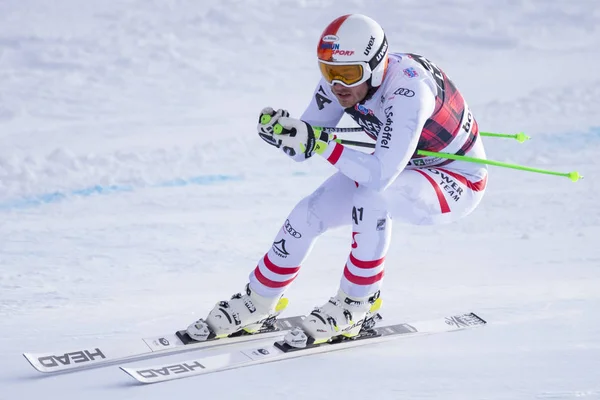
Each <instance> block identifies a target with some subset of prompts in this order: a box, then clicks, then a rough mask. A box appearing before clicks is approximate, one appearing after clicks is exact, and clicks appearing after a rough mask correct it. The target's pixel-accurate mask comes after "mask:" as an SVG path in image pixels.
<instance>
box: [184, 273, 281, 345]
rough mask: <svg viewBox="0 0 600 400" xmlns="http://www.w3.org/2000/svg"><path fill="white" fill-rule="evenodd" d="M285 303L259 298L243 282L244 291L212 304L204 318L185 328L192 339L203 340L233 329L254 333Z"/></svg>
mask: <svg viewBox="0 0 600 400" xmlns="http://www.w3.org/2000/svg"><path fill="white" fill-rule="evenodd" d="M287 304H288V299H287V298H284V297H281V296H279V297H275V298H268V297H262V296H259V295H258V294H256V293H255V292H253V291H252V290H250V285H246V292H245V294H242V293H238V294H235V295H233V296H232V297H231V300H229V301H221V302H219V303H217V305H215V306H214V308H213V309H212V310H211V311H210V313H209V314H208V317H207V318H206V320H205V319H199V320H198V321H196V322H194V323H193V324H191V325H190V326H188V328H187V331H186V332H187V334H188V335H189V336H190V337H191V338H192V339H194V340H198V341H205V340H208V339H211V338H214V337H217V338H221V337H225V336H229V335H231V334H234V333H236V332H240V331H242V330H243V331H244V332H245V333H250V334H252V333H256V332H258V331H259V330H260V329H261V328H262V327H263V325H264V324H265V322H268V321H271V322H273V321H274V320H275V317H277V316H278V315H279V314H280V313H281V312H282V311H283V310H284V309H285V308H286V307H287Z"/></svg>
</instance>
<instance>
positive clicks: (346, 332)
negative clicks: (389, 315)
mask: <svg viewBox="0 0 600 400" xmlns="http://www.w3.org/2000/svg"><path fill="white" fill-rule="evenodd" d="M380 308H381V298H380V297H379V292H377V293H375V294H374V295H372V296H369V297H365V298H352V297H350V296H348V295H346V293H344V292H343V291H342V290H341V289H340V290H339V291H338V294H337V296H335V297H332V298H331V299H329V301H328V302H327V303H326V304H325V305H323V306H322V307H317V308H315V309H314V310H313V311H312V312H311V313H310V314H309V315H308V316H307V317H306V318H305V319H304V321H302V325H301V326H300V327H297V328H294V329H293V330H291V331H290V332H288V333H287V334H286V335H285V337H284V339H283V340H284V342H285V343H287V344H288V345H290V346H292V347H296V348H304V347H306V346H307V345H311V344H314V345H316V344H321V343H326V342H329V341H331V340H332V339H335V338H338V337H342V338H353V337H356V336H358V334H359V333H360V331H361V329H363V328H365V329H371V328H372V327H373V326H374V325H375V322H376V321H378V320H380V319H381V316H380V315H379V314H377V311H378V310H379V309H380Z"/></svg>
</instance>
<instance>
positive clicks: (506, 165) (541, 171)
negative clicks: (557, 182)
mask: <svg viewBox="0 0 600 400" xmlns="http://www.w3.org/2000/svg"><path fill="white" fill-rule="evenodd" d="M336 142H338V143H340V144H347V145H350V146H359V147H369V148H375V143H367V142H359V141H356V140H346V139H336ZM417 154H418V155H421V156H429V157H439V158H447V159H449V160H460V161H466V162H472V163H477V164H487V165H494V166H496V167H503V168H512V169H517V170H520V171H528V172H536V173H538V174H547V175H556V176H564V177H566V178H569V179H570V180H571V181H573V182H577V181H578V180H579V179H581V178H583V176H581V175H580V174H579V172H577V171H572V172H557V171H549V170H545V169H539V168H531V167H525V166H523V165H518V164H509V163H505V162H502V161H494V160H485V159H482V158H476V157H467V156H459V155H456V154H448V153H437V152H434V151H425V150H417Z"/></svg>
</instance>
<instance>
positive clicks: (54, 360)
mask: <svg viewBox="0 0 600 400" xmlns="http://www.w3.org/2000/svg"><path fill="white" fill-rule="evenodd" d="M302 319H303V316H294V317H288V318H278V319H275V320H274V321H270V322H269V324H268V325H267V324H265V327H264V328H263V329H262V330H261V331H259V332H258V333H254V334H246V333H244V332H243V331H240V333H237V334H234V335H231V336H228V337H226V338H220V339H217V338H213V339H209V340H207V341H203V342H198V341H195V340H194V339H192V338H190V337H189V336H188V334H187V333H186V332H185V331H184V330H182V331H177V332H175V333H169V334H165V335H158V336H152V337H147V338H142V339H134V340H129V341H121V342H119V343H109V342H107V343H99V345H98V346H86V347H81V348H77V349H73V350H69V351H55V352H47V353H23V356H24V357H25V358H26V359H27V361H29V363H30V364H31V365H32V366H33V368H35V369H36V370H38V371H40V372H44V373H56V372H65V371H77V370H81V369H85V368H90V367H96V366H104V365H107V364H113V363H116V362H123V361H132V360H135V359H141V358H150V357H158V356H164V355H170V354H175V353H180V352H184V351H190V350H197V349H206V348H213V347H218V346H226V345H230V344H235V343H242V342H248V341H252V340H258V339H265V338H275V337H279V336H281V335H282V334H283V332H285V331H288V330H290V329H292V328H293V327H295V326H297V325H298V324H299V323H300V322H301V321H302Z"/></svg>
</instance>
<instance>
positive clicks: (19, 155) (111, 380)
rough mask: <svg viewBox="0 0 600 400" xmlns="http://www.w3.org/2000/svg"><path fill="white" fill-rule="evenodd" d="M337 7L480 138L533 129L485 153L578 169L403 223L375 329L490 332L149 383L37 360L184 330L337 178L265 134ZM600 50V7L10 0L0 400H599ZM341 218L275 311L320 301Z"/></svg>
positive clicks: (544, 0)
mask: <svg viewBox="0 0 600 400" xmlns="http://www.w3.org/2000/svg"><path fill="white" fill-rule="evenodd" d="M351 12H361V13H365V14H367V15H370V16H372V17H373V18H375V19H377V20H378V21H379V22H380V23H381V25H382V26H383V27H384V29H385V30H386V32H387V35H388V38H389V41H390V44H391V49H392V51H406V52H415V53H419V54H423V55H425V56H426V57H428V58H429V59H431V60H432V61H434V62H435V63H436V64H438V65H439V66H440V67H441V68H442V69H444V70H445V72H446V73H447V74H448V75H449V76H450V77H451V79H452V80H453V81H454V82H455V84H456V85H457V86H458V88H459V89H460V90H461V91H462V93H463V94H464V95H465V97H466V99H467V101H468V102H469V104H470V106H471V108H472V109H473V112H474V114H475V116H476V118H477V119H478V121H479V124H480V128H481V129H482V130H484V131H494V132H507V133H515V132H518V131H524V132H525V133H527V134H529V135H530V136H532V137H533V140H531V141H529V142H527V143H525V144H519V143H517V142H516V141H512V140H507V139H492V138H486V139H485V144H486V149H487V154H488V157H489V158H490V159H496V160H501V161H507V162H514V163H520V164H523V165H528V166H532V167H538V168H545V169H552V170H557V171H562V172H569V171H573V170H577V171H579V172H580V173H581V174H583V175H584V176H585V179H584V180H582V181H580V182H577V183H573V182H571V181H569V180H568V179H567V178H563V177H555V176H548V175H540V174H533V173H526V172H519V171H515V170H509V169H503V168H498V167H491V168H490V177H489V186H488V190H487V193H486V196H485V198H484V200H483V202H482V203H481V205H480V207H479V208H478V209H477V210H476V211H475V212H474V213H473V214H472V215H470V216H469V217H467V218H465V219H464V220H462V221H459V222H457V223H455V224H452V225H447V226H441V227H413V226H403V225H400V224H396V225H395V230H394V241H393V245H392V247H391V250H390V253H389V255H388V257H387V275H386V279H385V283H384V292H383V300H384V308H383V310H382V313H383V316H384V318H385V321H387V322H402V321H411V320H423V319H430V318H435V317H441V316H444V315H448V314H452V313H460V312H466V311H475V312H477V313H479V314H480V315H481V316H482V317H483V318H485V319H486V320H488V322H489V325H488V326H486V327H484V328H481V329H475V330H471V331H464V332H456V333H451V334H440V335H433V336H427V337H418V338H410V339H400V340H397V341H393V342H389V343H387V344H383V345H374V346H367V347H364V348H360V349H355V350H348V351H342V352H336V353H331V354H326V355H317V356H311V357H307V358H301V359H296V360H290V361H286V362H281V363H275V364H267V365H262V366H258V367H251V368H245V369H238V370H233V371H228V372H223V373H218V374H214V375H207V376H201V377H195V378H189V379H184V380H179V381H173V382H168V383H161V384H157V385H150V386H139V385H136V384H135V383H134V382H133V380H132V379H131V378H130V377H128V376H127V375H125V374H124V373H123V372H122V371H120V370H119V369H118V368H117V366H109V367H105V368H98V369H92V370H88V371H84V372H77V373H70V374H62V375H59V376H45V375H42V374H40V373H38V372H36V371H34V370H33V369H32V368H31V366H30V365H29V364H28V363H27V361H26V360H25V359H24V358H23V357H22V356H21V353H22V352H26V351H30V352H36V351H52V350H55V349H69V348H74V347H77V346H81V345H94V344H96V343H98V342H99V341H100V340H110V341H115V342H118V341H119V340H123V339H127V338H138V337H141V336H148V335H153V334H161V333H164V332H169V331H173V330H175V329H179V328H184V327H185V326H187V325H188V324H189V323H190V322H192V321H193V320H194V319H196V318H199V317H202V316H204V315H205V314H206V313H207V311H208V310H209V309H210V308H211V307H212V305H213V304H214V303H215V302H216V301H217V300H221V299H226V298H228V297H229V296H230V295H231V294H233V293H235V292H237V291H240V290H241V289H243V285H244V284H245V282H246V279H247V275H248V273H249V272H250V271H251V270H252V269H253V268H254V266H255V265H256V262H257V260H258V259H259V258H260V257H261V256H262V255H263V254H264V252H265V251H267V249H268V248H269V246H270V245H271V243H272V239H273V237H274V236H275V234H276V233H277V230H278V229H280V226H281V224H282V222H283V221H284V220H285V217H286V216H287V213H288V212H289V211H290V210H291V209H292V207H293V206H294V204H295V203H296V202H297V201H298V200H300V199H301V198H302V197H303V196H305V195H307V194H308V193H310V192H311V191H312V190H313V189H314V188H315V187H316V186H317V185H318V184H319V183H320V182H321V181H322V180H324V179H325V178H326V177H327V176H329V175H330V174H332V173H333V172H334V171H335V169H334V168H333V167H332V166H330V165H329V164H327V163H326V162H325V161H324V160H323V159H320V158H319V157H315V159H311V160H308V161H307V162H305V163H298V164H297V163H295V162H293V161H291V160H289V159H288V158H287V157H285V155H283V154H282V153H280V152H279V151H277V150H275V149H274V148H271V147H270V146H267V145H266V144H265V143H264V142H262V141H261V140H260V138H259V137H258V136H257V134H256V132H255V126H256V122H257V115H258V112H259V111H260V109H261V108H262V107H264V106H267V105H270V106H273V107H276V108H288V109H289V110H290V111H291V112H292V114H294V115H296V116H298V115H299V114H300V113H301V112H302V111H303V110H304V107H305V106H306V104H308V102H309V100H310V96H311V94H312V91H313V89H314V86H315V84H316V82H317V80H318V78H319V72H318V69H317V67H316V57H315V49H316V43H317V40H318V37H319V35H320V33H321V31H322V30H323V29H324V27H325V26H326V25H327V23H329V22H330V21H331V20H333V19H334V18H336V17H338V16H339V15H342V14H345V13H351ZM599 63H600V2H598V1H596V0H575V1H572V2H565V1H555V0H510V1H509V0H477V1H475V0H431V1H408V0H402V1H399V0H395V1H392V0H381V1H376V2H375V1H366V0H353V1H342V0H319V1H317V0H260V1H259V0H246V1H241V0H220V1H216V0H215V1H213V0H205V1H192V0H113V1H106V0H104V1H102V0H86V1H80V0H56V1H48V0H46V1H44V0H3V1H0V399H2V400H13V399H27V400H28V399H40V398H47V399H84V398H85V399H88V400H92V399H107V398H111V399H115V400H117V399H166V398H169V399H171V398H197V399H234V398H260V399H264V400H269V399H283V398H285V399H332V398H346V399H445V400H447V399H461V400H464V399H575V398H586V399H597V398H600V242H599V237H600V226H599V225H600V211H599V210H600V207H599V206H598V202H599V201H598V199H599V197H600V186H599V185H598V182H597V181H596V179H597V177H598V173H599V172H600V161H599V160H598V157H600V117H599V115H598V110H599V109H600V73H599V72H598V71H600V66H599ZM344 123H346V124H349V121H348V120H345V121H344ZM349 233H350V231H349V229H338V230H334V231H331V232H328V233H327V234H325V235H324V236H323V237H322V238H321V239H320V241H319V242H318V243H317V246H316V247H315V250H314V252H313V253H312V255H311V257H310V258H309V260H308V262H306V264H305V265H304V267H303V269H302V271H301V273H300V276H299V277H298V279H297V280H296V282H295V283H294V285H293V286H292V288H291V289H290V290H289V291H288V296H289V298H290V306H289V308H288V311H287V314H288V315H294V314H298V313H305V312H307V311H309V310H310V309H311V308H312V307H313V306H316V305H320V304H322V303H323V302H325V301H326V300H327V299H328V298H329V296H331V295H333V294H334V293H335V291H336V289H337V285H338V281H339V277H340V275H341V273H342V269H343V265H344V262H345V259H346V257H347V254H348V251H349V244H350V236H349ZM191 354H192V353H185V354H180V355H177V356H171V357H170V359H172V360H184V359H187V358H190V357H191ZM154 361H156V360H154ZM145 364H148V360H146V361H145ZM150 364H152V363H150ZM129 365H138V364H134V363H130V364H129Z"/></svg>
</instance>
